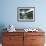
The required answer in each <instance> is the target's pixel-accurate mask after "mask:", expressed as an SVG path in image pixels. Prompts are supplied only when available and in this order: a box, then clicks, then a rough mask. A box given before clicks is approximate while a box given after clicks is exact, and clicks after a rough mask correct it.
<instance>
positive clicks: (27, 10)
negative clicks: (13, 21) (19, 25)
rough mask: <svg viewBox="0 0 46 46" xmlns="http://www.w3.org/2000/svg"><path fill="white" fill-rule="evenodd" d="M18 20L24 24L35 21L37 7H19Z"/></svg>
mask: <svg viewBox="0 0 46 46" xmlns="http://www.w3.org/2000/svg"><path fill="white" fill-rule="evenodd" d="M17 20H18V21H22V22H33V21H35V7H18V8H17Z"/></svg>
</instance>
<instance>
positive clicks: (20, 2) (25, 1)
mask: <svg viewBox="0 0 46 46" xmlns="http://www.w3.org/2000/svg"><path fill="white" fill-rule="evenodd" d="M45 4H46V0H0V25H2V27H7V26H8V25H9V24H13V25H14V26H15V27H16V28H29V27H30V28H37V27H41V28H44V29H45V28H46V21H45V20H46V6H45ZM17 7H35V22H18V21H17ZM0 27H1V26H0Z"/></svg>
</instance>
